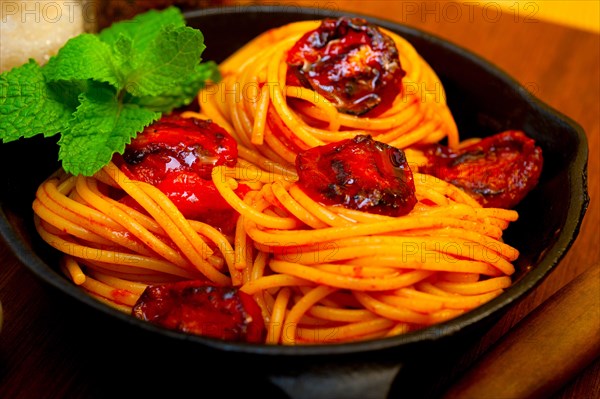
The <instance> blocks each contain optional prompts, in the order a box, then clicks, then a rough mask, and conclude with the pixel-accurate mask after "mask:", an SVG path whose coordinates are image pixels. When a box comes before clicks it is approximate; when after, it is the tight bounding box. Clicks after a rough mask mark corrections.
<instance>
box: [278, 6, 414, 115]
mask: <svg viewBox="0 0 600 399" xmlns="http://www.w3.org/2000/svg"><path fill="white" fill-rule="evenodd" d="M287 63H288V65H289V69H288V77H287V80H288V82H287V83H288V84H289V85H295V84H297V85H300V86H303V87H307V88H311V89H313V90H315V91H316V92H317V93H318V94H320V95H322V96H324V97H325V98H327V99H328V100H330V101H331V102H333V103H334V104H335V105H336V107H337V108H338V110H339V111H340V112H344V113H348V114H352V115H362V114H365V113H366V112H369V111H370V110H373V112H371V114H370V116H371V115H374V114H376V113H380V112H381V111H384V110H385V108H386V107H387V106H389V105H390V104H391V102H392V101H393V99H394V98H395V97H396V95H398V93H400V91H401V87H402V86H401V81H402V77H403V76H404V75H405V72H404V71H403V70H402V67H401V65H400V58H399V56H398V50H397V49H396V45H395V43H394V41H393V40H392V39H391V38H390V37H389V36H388V35H386V34H384V33H383V32H381V31H380V30H379V28H377V27H376V26H374V25H372V24H369V23H368V22H367V21H365V20H364V19H361V18H349V17H341V18H338V19H331V18H327V19H324V20H323V22H322V23H321V25H320V26H319V28H317V29H315V30H313V31H310V32H307V33H306V34H305V35H303V36H302V37H301V38H300V40H299V41H298V42H297V43H296V44H295V45H294V47H292V48H291V49H290V51H289V52H288V55H287ZM375 107H377V112H375V109H374V108H375Z"/></svg>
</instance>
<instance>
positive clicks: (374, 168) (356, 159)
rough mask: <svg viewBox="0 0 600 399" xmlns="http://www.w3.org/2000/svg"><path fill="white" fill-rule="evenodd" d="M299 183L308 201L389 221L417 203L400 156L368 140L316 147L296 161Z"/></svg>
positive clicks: (411, 179)
mask: <svg viewBox="0 0 600 399" xmlns="http://www.w3.org/2000/svg"><path fill="white" fill-rule="evenodd" d="M296 170H297V172H298V175H299V177H300V179H299V182H298V184H299V185H300V187H302V189H303V190H304V191H305V192H306V193H307V194H309V195H310V196H311V197H312V198H314V199H315V200H317V201H320V202H323V203H325V204H329V205H334V204H341V205H343V206H345V207H348V208H352V209H358V210H361V211H365V212H370V213H377V214H382V215H389V216H400V215H405V214H407V213H409V212H410V211H411V210H412V209H413V208H414V206H415V204H416V203H417V199H416V197H415V184H414V181H413V176H412V171H411V170H410V167H409V165H408V163H407V161H406V157H405V155H404V152H403V151H402V150H400V149H397V148H394V147H392V146H390V145H387V144H384V143H381V142H378V141H375V140H373V139H372V138H371V136H356V137H355V138H354V139H348V140H343V141H340V142H337V143H331V144H328V145H324V146H320V147H314V148H311V149H309V150H306V151H304V152H301V153H299V154H298V156H297V157H296Z"/></svg>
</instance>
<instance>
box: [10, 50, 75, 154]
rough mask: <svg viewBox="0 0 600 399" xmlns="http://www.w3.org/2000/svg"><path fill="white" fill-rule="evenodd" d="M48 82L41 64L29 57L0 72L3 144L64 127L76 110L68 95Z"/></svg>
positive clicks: (46, 134)
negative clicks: (22, 62)
mask: <svg viewBox="0 0 600 399" xmlns="http://www.w3.org/2000/svg"><path fill="white" fill-rule="evenodd" d="M63 94H65V93H63V92H61V91H54V90H53V88H52V87H49V86H48V85H46V82H45V80H44V76H43V74H42V71H41V69H40V66H39V65H38V64H37V63H36V62H35V61H34V60H30V61H29V62H28V63H27V64H24V65H22V66H20V67H17V68H13V69H12V70H10V71H7V72H4V73H3V74H1V75H0V139H1V140H2V142H4V143H8V142H10V141H14V140H17V139H19V138H21V137H24V138H29V137H32V136H35V135H37V134H43V135H44V136H46V137H48V136H52V135H54V134H56V133H58V132H60V131H61V130H63V129H64V128H65V127H66V126H67V124H68V122H69V118H70V117H71V114H72V113H73V111H74V108H73V103H72V102H71V103H69V101H68V100H69V99H70V98H69V95H68V93H67V95H66V96H63Z"/></svg>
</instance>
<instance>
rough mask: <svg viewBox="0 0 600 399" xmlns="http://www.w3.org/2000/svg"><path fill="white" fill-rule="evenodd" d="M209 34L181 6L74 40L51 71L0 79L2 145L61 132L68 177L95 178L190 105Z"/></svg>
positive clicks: (209, 68)
mask: <svg viewBox="0 0 600 399" xmlns="http://www.w3.org/2000/svg"><path fill="white" fill-rule="evenodd" d="M204 49H205V45H204V37H203V35H202V33H201V32H200V31H199V30H197V29H193V28H191V27H188V26H186V25H185V21H184V18H183V16H182V14H181V12H180V11H179V9H177V8H176V7H169V8H167V9H165V10H163V11H156V10H152V11H148V12H146V13H144V14H140V15H138V16H136V17H135V18H133V19H132V20H130V21H122V22H118V23H115V24H113V25H112V26H111V27H109V28H107V29H105V30H103V31H102V32H100V33H99V34H81V35H79V36H77V37H75V38H73V39H71V40H69V41H68V42H67V43H66V44H65V45H64V46H63V48H61V49H60V51H59V52H58V54H57V55H56V56H54V57H52V58H51V59H50V60H49V61H48V63H47V64H46V65H44V66H39V65H38V64H37V63H36V62H35V61H34V60H30V61H29V62H28V63H27V64H24V65H22V66H20V67H17V68H14V69H12V70H10V71H8V72H5V73H3V74H1V75H0V140H1V141H2V142H4V143H7V142H10V141H14V140H18V139H20V138H29V137H32V136H35V135H38V134H43V135H44V136H46V137H49V136H53V135H56V134H58V133H60V140H59V141H58V145H59V160H60V161H61V162H62V166H63V168H64V169H65V171H67V172H69V173H71V174H74V175H77V174H82V175H85V176H91V175H93V174H94V173H96V172H97V171H98V170H100V169H101V168H102V167H103V166H104V165H106V164H107V163H108V162H109V161H110V160H111V158H112V156H113V155H114V154H115V153H123V151H124V150H125V146H126V145H127V144H128V143H130V142H131V139H132V138H135V137H136V136H137V134H138V133H140V132H141V131H143V129H144V128H145V127H146V126H148V125H150V124H151V123H152V122H154V121H156V120H158V119H159V118H160V116H161V115H162V114H163V113H169V112H171V111H172V110H174V109H175V108H178V107H181V106H184V105H187V104H189V103H190V102H191V101H192V100H193V99H194V98H195V96H196V94H197V92H198V91H199V90H200V89H201V88H202V87H203V86H204V84H205V83H206V82H207V81H209V80H210V81H217V80H219V79H220V76H219V73H218V69H217V65H216V64H215V63H214V62H202V59H201V54H202V52H203V51H204Z"/></svg>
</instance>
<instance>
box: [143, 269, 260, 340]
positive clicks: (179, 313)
mask: <svg viewBox="0 0 600 399" xmlns="http://www.w3.org/2000/svg"><path fill="white" fill-rule="evenodd" d="M132 315H133V316H135V317H136V318H138V319H141V320H144V321H148V322H150V323H153V324H156V325H159V326H162V327H165V328H168V329H171V330H177V331H181V332H184V333H189V334H196V335H201V336H206V337H212V338H218V339H223V340H227V341H237V342H251V343H262V342H263V341H264V337H265V325H264V321H263V318H262V314H261V311H260V308H259V307H258V305H257V304H256V302H255V301H254V299H253V298H252V297H251V296H250V295H248V294H246V293H244V292H242V291H240V290H238V289H237V288H235V287H215V286H212V285H211V284H210V283H209V282H207V281H202V280H195V281H182V282H178V283H169V284H161V285H153V286H148V287H147V288H146V290H145V291H144V292H143V293H142V295H141V296H140V298H139V299H138V301H137V302H136V304H135V305H134V306H133V309H132Z"/></svg>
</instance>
